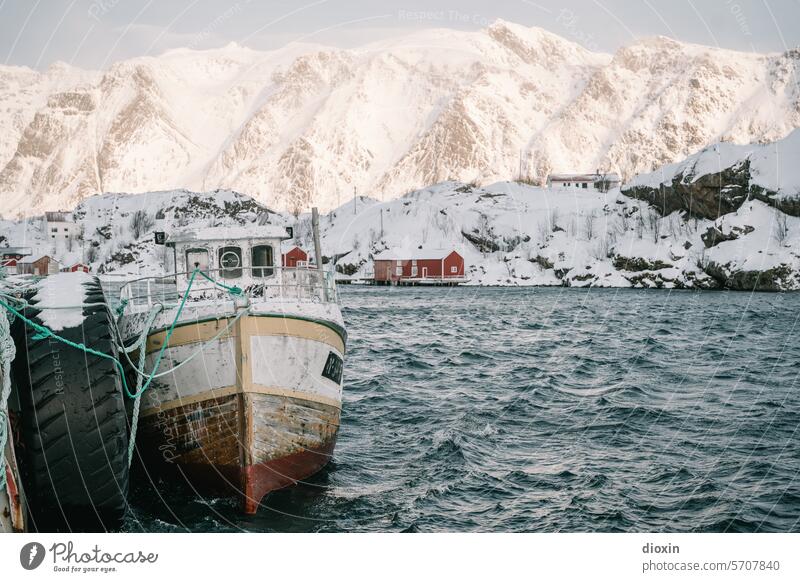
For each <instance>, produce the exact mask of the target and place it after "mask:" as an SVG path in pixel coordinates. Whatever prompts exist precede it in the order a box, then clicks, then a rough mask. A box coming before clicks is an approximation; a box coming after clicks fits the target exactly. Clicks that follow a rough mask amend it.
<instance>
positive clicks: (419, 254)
mask: <svg viewBox="0 0 800 582" xmlns="http://www.w3.org/2000/svg"><path fill="white" fill-rule="evenodd" d="M374 263H375V274H374V279H375V283H377V284H381V285H386V284H400V285H437V284H438V285H457V284H458V283H463V282H465V281H466V277H465V274H464V257H462V256H461V255H460V254H458V252H456V251H454V250H452V249H413V250H410V251H385V252H383V253H381V254H379V255H378V256H376V257H375V259H374Z"/></svg>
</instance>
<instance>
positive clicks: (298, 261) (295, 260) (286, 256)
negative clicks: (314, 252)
mask: <svg viewBox="0 0 800 582" xmlns="http://www.w3.org/2000/svg"><path fill="white" fill-rule="evenodd" d="M281 261H282V264H283V266H284V267H305V266H306V265H308V253H306V252H305V251H304V250H303V249H301V248H300V247H292V248H291V249H289V250H288V251H286V252H285V253H283V257H282V258H281Z"/></svg>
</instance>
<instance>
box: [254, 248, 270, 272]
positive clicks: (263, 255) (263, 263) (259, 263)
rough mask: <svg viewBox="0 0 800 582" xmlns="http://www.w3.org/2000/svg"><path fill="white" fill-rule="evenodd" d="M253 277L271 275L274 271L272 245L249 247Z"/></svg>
mask: <svg viewBox="0 0 800 582" xmlns="http://www.w3.org/2000/svg"><path fill="white" fill-rule="evenodd" d="M251 253H252V266H253V277H271V276H272V275H273V273H274V272H275V269H273V267H274V266H275V262H274V258H273V252H272V247H271V246H269V245H257V246H254V247H253V248H252V249H251Z"/></svg>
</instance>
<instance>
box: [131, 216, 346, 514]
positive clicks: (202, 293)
mask: <svg viewBox="0 0 800 582" xmlns="http://www.w3.org/2000/svg"><path fill="white" fill-rule="evenodd" d="M315 232H316V231H315ZM288 238H290V233H289V232H288V231H287V229H286V228H283V227H278V226H274V225H261V226H250V227H247V228H244V227H233V228H225V227H216V228H206V229H200V230H194V231H187V232H176V233H172V234H169V235H168V236H167V237H166V241H165V245H164V247H163V249H164V252H163V262H164V265H165V269H166V271H167V272H168V274H166V275H164V276H157V277H144V278H140V279H135V280H131V281H128V282H126V283H124V284H123V285H121V287H120V295H119V297H120V311H121V316H120V318H119V323H118V328H119V333H120V335H121V337H122V338H124V340H125V344H126V345H127V346H129V348H130V347H135V346H136V342H137V341H140V347H139V348H138V349H131V350H130V352H131V353H130V354H129V356H128V357H127V362H128V365H129V368H130V370H129V371H128V372H129V373H128V378H129V380H128V383H129V384H130V385H133V384H134V380H135V378H136V376H137V375H138V376H139V384H140V385H143V386H144V387H146V389H144V391H143V392H142V395H141V397H140V398H141V400H140V402H139V403H138V404H137V405H136V408H139V410H138V411H134V414H135V413H136V412H138V414H136V417H137V419H138V435H137V440H136V448H137V451H138V453H139V457H140V458H141V460H142V463H143V465H144V466H145V468H146V469H147V470H148V471H154V472H158V473H161V474H163V473H164V472H167V473H169V474H171V475H178V476H179V477H180V478H185V479H186V480H187V481H188V482H189V484H190V485H191V486H192V487H193V488H194V489H196V490H197V491H198V492H201V493H210V494H227V493H235V494H237V495H239V496H240V497H241V500H242V508H243V510H244V512H245V513H248V514H252V513H255V512H256V510H257V508H258V506H259V504H260V502H261V500H262V498H263V497H264V496H265V495H266V494H267V493H269V492H271V491H274V490H277V489H281V488H283V487H286V486H289V485H292V484H295V483H297V482H298V481H302V480H303V479H306V478H308V477H309V476H311V475H313V474H314V473H316V472H317V471H319V469H321V468H322V467H323V466H324V465H325V464H326V463H328V461H329V460H330V459H331V455H332V454H333V450H334V445H335V443H336V436H337V432H338V428H339V419H340V411H341V405H342V367H343V358H344V354H345V346H346V340H347V334H346V331H345V327H344V323H343V320H342V315H341V311H340V309H339V305H338V301H337V294H336V288H335V284H334V280H333V276H332V275H333V273H329V272H326V271H324V270H322V268H321V265H320V266H319V267H318V266H315V265H311V266H302V267H295V268H286V267H283V266H282V265H281V259H280V257H281V254H280V248H281V242H282V241H283V240H286V239H288ZM317 256H320V254H319V247H318V239H317ZM145 336H146V341H145V340H144V337H145ZM141 350H144V352H143V353H142V352H141ZM140 357H141V358H143V362H144V366H143V368H142V370H143V371H136V370H135V369H136V367H137V364H138V362H139V361H140ZM153 372H155V373H153ZM151 375H152V376H153V377H152V379H150V376H151ZM148 381H149V385H148V383H147V382H148Z"/></svg>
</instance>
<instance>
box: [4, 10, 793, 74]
mask: <svg viewBox="0 0 800 582" xmlns="http://www.w3.org/2000/svg"><path fill="white" fill-rule="evenodd" d="M497 18H502V19H505V20H510V21H512V22H517V23H520V24H524V25H527V26H540V27H542V28H545V29H547V30H550V31H552V32H554V33H556V34H559V35H561V36H563V37H565V38H568V39H571V40H574V41H576V42H579V43H581V44H583V45H584V46H586V47H587V48H590V49H592V50H602V51H608V52H611V51H614V50H615V49H616V48H618V47H619V46H621V45H624V44H628V43H630V42H631V40H633V39H635V38H638V37H642V36H652V35H656V34H662V35H665V36H670V37H673V38H677V39H679V40H683V41H689V42H695V43H701V44H707V45H712V46H721V47H725V48H732V49H739V50H745V51H759V52H773V51H783V50H785V49H786V48H793V47H797V46H799V45H800V24H799V23H800V0H669V1H667V0H641V1H640V0H561V1H559V2H552V1H549V0H535V1H534V0H482V1H478V0H427V1H418V0H400V1H394V0H371V1H367V0H269V1H263V0H239V1H238V2H236V1H233V2H230V1H229V2H223V1H220V0H0V63H6V64H11V65H27V66H30V67H34V68H39V69H43V68H46V67H47V66H48V65H50V63H52V62H53V61H56V60H60V61H66V62H68V63H72V64H75V65H78V66H82V67H88V68H103V67H106V66H108V65H109V64H110V63H112V62H114V61H117V60H121V59H126V58H130V57H133V56H139V55H157V54H160V53H162V52H163V51H165V50H167V49H170V48H176V47H187V46H188V47H192V48H197V49H201V48H210V47H216V46H222V45H225V44H227V43H229V42H231V41H235V42H238V43H239V44H242V45H245V46H248V47H251V48H255V49H270V48H275V47H279V46H282V45H284V44H286V43H287V42H291V41H305V42H315V43H321V44H330V45H336V46H343V47H348V46H354V45H358V44H362V43H364V42H368V41H372V40H378V39H381V38H387V37H390V36H394V35H399V34H404V33H407V32H409V31H413V30H418V29H420V28H424V27H447V28H457V29H461V30H477V29H479V28H483V27H485V26H487V25H488V24H489V23H491V22H492V21H493V20H495V19H497Z"/></svg>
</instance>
